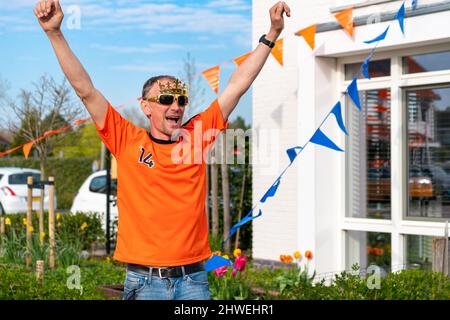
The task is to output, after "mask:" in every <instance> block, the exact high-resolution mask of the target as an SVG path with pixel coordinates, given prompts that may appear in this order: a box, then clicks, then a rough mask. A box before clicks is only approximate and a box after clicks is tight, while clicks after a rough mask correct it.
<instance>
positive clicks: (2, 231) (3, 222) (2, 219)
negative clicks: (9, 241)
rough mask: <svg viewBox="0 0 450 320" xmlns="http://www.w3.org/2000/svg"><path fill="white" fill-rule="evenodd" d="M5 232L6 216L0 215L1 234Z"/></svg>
mask: <svg viewBox="0 0 450 320" xmlns="http://www.w3.org/2000/svg"><path fill="white" fill-rule="evenodd" d="M1 234H5V217H3V216H1V217H0V235H1Z"/></svg>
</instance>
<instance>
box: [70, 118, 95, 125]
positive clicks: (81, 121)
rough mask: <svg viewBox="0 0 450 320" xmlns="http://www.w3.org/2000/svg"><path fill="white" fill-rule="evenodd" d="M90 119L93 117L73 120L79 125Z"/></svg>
mask: <svg viewBox="0 0 450 320" xmlns="http://www.w3.org/2000/svg"><path fill="white" fill-rule="evenodd" d="M90 119H91V118H84V119H78V120H75V121H74V122H73V124H74V125H76V126H78V125H80V124H83V123H85V122H87V121H89V120H90Z"/></svg>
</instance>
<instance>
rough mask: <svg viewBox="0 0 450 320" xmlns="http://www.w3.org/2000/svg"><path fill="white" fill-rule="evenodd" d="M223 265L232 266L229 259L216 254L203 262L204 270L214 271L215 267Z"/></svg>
mask: <svg viewBox="0 0 450 320" xmlns="http://www.w3.org/2000/svg"><path fill="white" fill-rule="evenodd" d="M223 266H232V267H234V265H233V263H232V262H231V261H230V260H229V259H227V258H224V257H221V256H218V255H217V254H214V255H213V256H212V257H211V258H210V259H209V260H208V261H206V263H205V269H206V272H210V271H214V270H215V269H217V268H220V267H223Z"/></svg>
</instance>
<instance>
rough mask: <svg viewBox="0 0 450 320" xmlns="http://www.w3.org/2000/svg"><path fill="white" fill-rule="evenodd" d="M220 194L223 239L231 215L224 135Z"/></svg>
mask: <svg viewBox="0 0 450 320" xmlns="http://www.w3.org/2000/svg"><path fill="white" fill-rule="evenodd" d="M222 141H223V143H222V150H223V152H222V160H223V161H222V164H221V173H222V195H223V240H224V241H225V240H226V238H227V237H228V234H229V233H230V228H231V216H230V180H229V177H228V164H227V163H226V139H225V135H224V136H223V139H222ZM230 248H231V246H230V241H227V242H226V243H225V246H224V249H225V251H226V252H230Z"/></svg>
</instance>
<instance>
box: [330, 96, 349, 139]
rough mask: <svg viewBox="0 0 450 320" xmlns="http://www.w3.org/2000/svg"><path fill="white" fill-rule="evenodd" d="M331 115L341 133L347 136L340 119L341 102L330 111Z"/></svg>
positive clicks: (342, 121)
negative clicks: (334, 118)
mask: <svg viewBox="0 0 450 320" xmlns="http://www.w3.org/2000/svg"><path fill="white" fill-rule="evenodd" d="M331 113H333V114H334V116H335V117H336V121H337V123H338V125H339V128H341V130H342V131H344V133H345V134H346V135H347V136H348V133H347V129H345V125H344V120H343V119H342V108H341V102H340V101H339V102H338V103H336V105H335V106H334V108H333V110H331Z"/></svg>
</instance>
